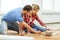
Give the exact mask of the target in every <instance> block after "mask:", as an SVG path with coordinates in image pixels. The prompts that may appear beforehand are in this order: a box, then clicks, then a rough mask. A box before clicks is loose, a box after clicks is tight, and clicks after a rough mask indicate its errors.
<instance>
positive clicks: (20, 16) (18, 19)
mask: <svg viewBox="0 0 60 40" xmlns="http://www.w3.org/2000/svg"><path fill="white" fill-rule="evenodd" d="M16 20H17V21H19V22H23V21H24V20H23V17H22V15H17V16H16Z"/></svg>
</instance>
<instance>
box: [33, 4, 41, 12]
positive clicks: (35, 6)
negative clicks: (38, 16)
mask: <svg viewBox="0 0 60 40" xmlns="http://www.w3.org/2000/svg"><path fill="white" fill-rule="evenodd" d="M39 9H40V7H39V5H37V4H32V11H33V12H34V13H37V12H38V11H39Z"/></svg>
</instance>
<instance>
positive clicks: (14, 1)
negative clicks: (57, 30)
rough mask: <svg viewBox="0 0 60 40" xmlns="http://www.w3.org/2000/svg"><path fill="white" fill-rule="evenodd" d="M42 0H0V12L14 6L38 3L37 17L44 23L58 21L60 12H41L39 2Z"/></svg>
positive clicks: (4, 11) (59, 20)
mask: <svg viewBox="0 0 60 40" xmlns="http://www.w3.org/2000/svg"><path fill="white" fill-rule="evenodd" d="M41 1H42V0H24V1H23V0H1V13H0V14H4V13H6V12H8V11H10V10H12V9H14V8H17V7H23V6H24V5H26V4H30V5H31V4H33V3H34V4H38V5H39V6H40V8H41V9H40V10H39V12H38V16H39V18H40V19H41V20H42V21H44V22H45V23H50V22H60V19H59V18H60V14H59V13H55V14H52V12H50V13H49V14H48V13H44V12H42V4H41Z"/></svg>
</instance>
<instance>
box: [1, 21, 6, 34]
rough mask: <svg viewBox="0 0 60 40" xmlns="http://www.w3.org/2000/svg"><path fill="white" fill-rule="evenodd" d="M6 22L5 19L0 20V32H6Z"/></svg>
mask: <svg viewBox="0 0 60 40" xmlns="http://www.w3.org/2000/svg"><path fill="white" fill-rule="evenodd" d="M6 31H7V23H6V22H5V21H1V25H0V34H6V33H7V32H6Z"/></svg>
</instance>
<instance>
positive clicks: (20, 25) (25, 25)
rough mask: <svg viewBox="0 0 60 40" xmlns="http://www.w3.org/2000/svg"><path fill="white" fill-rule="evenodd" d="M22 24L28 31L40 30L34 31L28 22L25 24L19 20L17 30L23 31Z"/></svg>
mask: <svg viewBox="0 0 60 40" xmlns="http://www.w3.org/2000/svg"><path fill="white" fill-rule="evenodd" d="M22 26H24V27H25V28H27V29H29V30H28V31H30V32H34V33H40V31H35V30H33V29H32V28H31V27H30V26H29V25H28V24H26V23H25V22H20V23H19V32H21V31H23V29H21V28H22Z"/></svg>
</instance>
